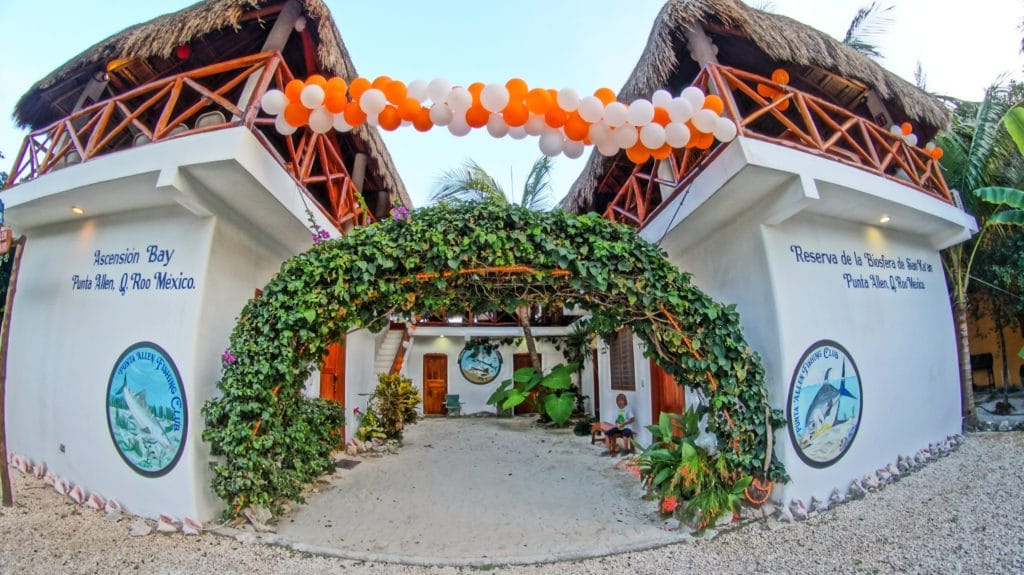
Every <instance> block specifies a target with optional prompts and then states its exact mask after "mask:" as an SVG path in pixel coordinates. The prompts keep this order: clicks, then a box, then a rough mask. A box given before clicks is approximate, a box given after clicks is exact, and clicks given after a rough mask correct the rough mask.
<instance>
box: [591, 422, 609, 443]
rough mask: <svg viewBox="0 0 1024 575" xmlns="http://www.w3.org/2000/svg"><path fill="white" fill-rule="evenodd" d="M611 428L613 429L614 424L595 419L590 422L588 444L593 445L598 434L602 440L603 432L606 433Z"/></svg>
mask: <svg viewBox="0 0 1024 575" xmlns="http://www.w3.org/2000/svg"><path fill="white" fill-rule="evenodd" d="M611 429H615V426H614V425H612V424H610V423H605V422H603V421H595V422H594V423H592V424H590V444H591V445H594V444H595V443H597V440H598V435H600V436H601V437H600V439H601V441H604V434H606V433H608V431H609V430H611Z"/></svg>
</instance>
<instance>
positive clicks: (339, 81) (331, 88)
mask: <svg viewBox="0 0 1024 575" xmlns="http://www.w3.org/2000/svg"><path fill="white" fill-rule="evenodd" d="M347 90H348V83H347V82H345V79H344V78H339V77H338V76H334V77H333V78H331V79H330V80H327V85H326V86H324V91H325V92H341V93H342V94H344V93H345V92H346V91H347Z"/></svg>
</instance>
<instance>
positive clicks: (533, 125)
mask: <svg viewBox="0 0 1024 575" xmlns="http://www.w3.org/2000/svg"><path fill="white" fill-rule="evenodd" d="M523 127H524V128H526V133H527V134H529V135H531V136H539V135H541V133H543V132H544V129H545V128H547V127H548V125H547V122H545V121H544V116H538V115H536V114H530V119H529V120H527V121H526V124H524V125H523Z"/></svg>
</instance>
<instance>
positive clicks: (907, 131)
mask: <svg viewBox="0 0 1024 575" xmlns="http://www.w3.org/2000/svg"><path fill="white" fill-rule="evenodd" d="M900 131H902V132H903V135H904V136H909V135H910V133H911V132H913V131H914V127H913V126H911V125H910V122H903V123H902V124H900Z"/></svg>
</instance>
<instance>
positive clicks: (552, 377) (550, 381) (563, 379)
mask: <svg viewBox="0 0 1024 575" xmlns="http://www.w3.org/2000/svg"><path fill="white" fill-rule="evenodd" d="M563 367H564V366H563ZM570 373H571V372H568V371H565V370H564V369H561V370H560V369H558V368H557V367H556V368H555V369H553V370H551V373H549V374H548V375H546V376H545V377H544V379H542V380H541V382H540V383H541V385H543V386H544V387H546V388H548V389H551V390H555V391H562V390H565V389H569V388H570V387H572V376H571V375H570Z"/></svg>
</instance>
